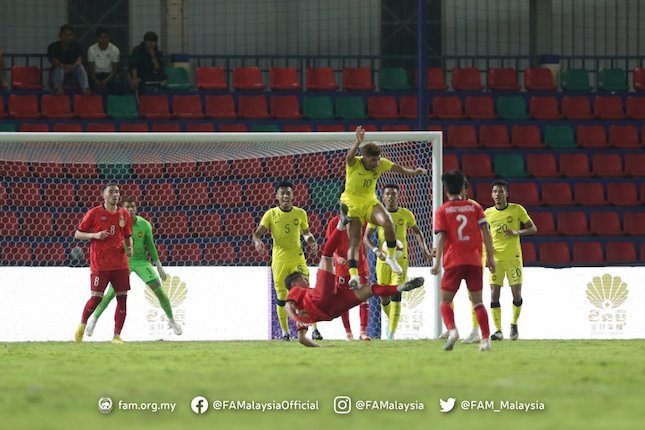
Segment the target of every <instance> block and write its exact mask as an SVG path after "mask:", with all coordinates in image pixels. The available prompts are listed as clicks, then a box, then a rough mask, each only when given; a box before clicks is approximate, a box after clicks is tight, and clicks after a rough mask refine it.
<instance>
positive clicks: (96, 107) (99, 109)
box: [43, 95, 107, 119]
mask: <svg viewBox="0 0 645 430" xmlns="http://www.w3.org/2000/svg"><path fill="white" fill-rule="evenodd" d="M43 97H44V96H43ZM44 110H45V109H44V107H43V112H44ZM74 115H76V116H77V117H79V118H82V119H101V118H107V114H106V113H105V108H104V107H103V98H102V97H101V96H83V95H76V96H74ZM45 116H48V115H47V114H45Z"/></svg>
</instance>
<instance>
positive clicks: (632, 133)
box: [609, 125, 641, 148]
mask: <svg viewBox="0 0 645 430" xmlns="http://www.w3.org/2000/svg"><path fill="white" fill-rule="evenodd" d="M609 145H611V146H614V147H616V148H638V147H640V146H641V144H640V142H639V141H638V130H637V129H636V126H633V125H610V126H609Z"/></svg>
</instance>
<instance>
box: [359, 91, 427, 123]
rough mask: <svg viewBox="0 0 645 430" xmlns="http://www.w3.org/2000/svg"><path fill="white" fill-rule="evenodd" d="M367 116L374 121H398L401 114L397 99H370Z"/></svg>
mask: <svg viewBox="0 0 645 430" xmlns="http://www.w3.org/2000/svg"><path fill="white" fill-rule="evenodd" d="M415 113H416V112H415ZM367 114H368V115H369V117H370V118H373V119H397V118H398V117H399V114H398V112H397V108H396V98H395V97H393V96H370V97H368V98H367Z"/></svg>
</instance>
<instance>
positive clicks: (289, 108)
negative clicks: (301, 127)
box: [271, 96, 302, 119]
mask: <svg viewBox="0 0 645 430" xmlns="http://www.w3.org/2000/svg"><path fill="white" fill-rule="evenodd" d="M271 115H272V116H274V117H276V118H278V119H300V118H302V114H301V113H300V102H298V97H296V96H271Z"/></svg>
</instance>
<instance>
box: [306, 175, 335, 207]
mask: <svg viewBox="0 0 645 430" xmlns="http://www.w3.org/2000/svg"><path fill="white" fill-rule="evenodd" d="M321 173H325V172H321ZM342 189H343V182H342V181H316V182H315V183H313V184H311V188H310V190H309V195H310V196H311V199H312V201H313V203H314V204H315V205H317V206H318V207H321V208H333V207H335V206H338V193H339V192H340V191H341V190H342Z"/></svg>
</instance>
